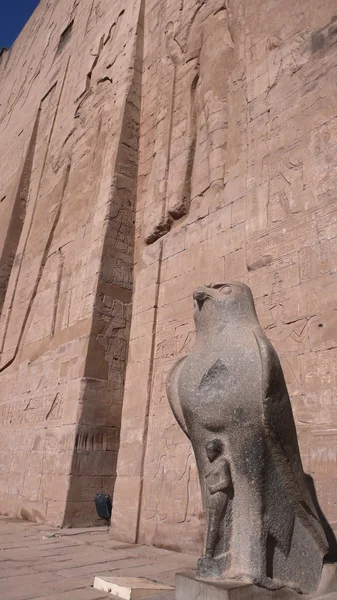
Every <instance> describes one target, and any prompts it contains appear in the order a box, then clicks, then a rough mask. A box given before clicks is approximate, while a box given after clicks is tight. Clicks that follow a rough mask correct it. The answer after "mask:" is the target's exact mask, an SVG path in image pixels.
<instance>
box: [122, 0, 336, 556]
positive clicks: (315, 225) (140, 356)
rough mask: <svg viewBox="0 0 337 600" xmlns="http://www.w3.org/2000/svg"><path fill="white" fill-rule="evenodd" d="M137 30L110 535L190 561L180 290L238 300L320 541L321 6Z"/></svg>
mask: <svg viewBox="0 0 337 600" xmlns="http://www.w3.org/2000/svg"><path fill="white" fill-rule="evenodd" d="M144 23H145V28H144V62H143V87H142V109H141V128H140V158H139V175H138V197H137V221H136V254H135V292H134V299H133V310H132V324H131V337H130V340H131V341H130V349H129V360H128V366H127V374H126V385H125V394H124V403H123V418H122V433H121V446H120V452H119V458H118V476H117V482H116V487H115V498H114V510H113V524H112V535H113V536H114V537H119V538H120V539H122V540H125V541H131V542H133V541H138V542H142V543H146V544H156V545H159V546H166V547H170V548H175V549H180V550H185V551H192V552H196V551H199V552H200V549H201V548H200V547H201V542H202V523H201V502H200V496H199V487H198V478H197V473H196V467H195V463H194V458H193V455H192V452H191V448H190V445H189V444H188V441H187V439H186V438H185V437H184V435H183V434H182V432H181V430H180V429H179V427H178V425H177V424H176V422H175V420H174V418H173V415H172V414H171V411H170V408H169V406H168V403H167V399H166V394H165V379H166V375H167V372H168V370H169V368H170V367H171V365H172V364H173V362H175V361H176V360H177V358H178V357H180V356H183V355H184V353H186V352H188V350H189V348H190V347H191V344H192V343H193V336H194V327H193V320H192V312H193V310H192V299H191V294H192V291H193V289H194V288H195V287H196V286H197V285H198V284H201V283H204V282H205V283H208V282H210V281H214V280H219V281H223V280H231V279H236V280H241V281H244V282H246V283H248V284H249V285H250V286H251V287H252V289H253V292H254V297H255V298H256V304H257V309H258V313H259V317H260V320H261V323H262V325H263V327H264V328H265V330H266V333H267V335H268V336H269V338H270V339H271V340H272V341H273V343H274V345H275V347H276V349H277V351H278V353H279V355H280V357H281V360H282V364H283V368H284V372H285V376H286V380H287V383H288V386H289V391H290V394H291V398H292V403H293V409H294V413H295V418H296V424H297V427H298V432H299V437H300V445H301V451H302V456H303V461H304V466H305V469H306V470H307V471H308V472H309V473H311V474H312V476H313V477H314V480H315V484H316V489H317V494H318V498H319V501H320V503H321V506H322V509H323V510H324V512H325V513H326V516H327V517H328V518H329V520H330V522H331V524H332V525H333V526H335V528H336V527H337V503H336V498H337V494H336V489H337V464H336V463H337V450H336V448H337V446H336V441H337V429H336V417H337V414H336V401H335V398H336V383H337V381H336V375H337V371H336V364H337V360H336V359H337V356H336V346H337V338H336V335H337V327H336V322H337V320H336V300H335V298H336V294H337V278H336V254H337V211H336V206H335V204H336V187H337V186H336V158H337V104H336V91H337V89H336V81H337V77H336V75H337V68H336V67H337V44H336V42H337V8H336V3H335V2H334V1H333V0H322V1H321V2H307V1H306V0H300V1H298V0H286V1H284V2H279V1H276V0H249V2H248V0H247V1H245V0H241V1H235V0H229V1H228V6H227V11H226V10H223V3H222V2H220V1H219V2H217V1H216V0H209V2H206V4H205V5H204V6H203V5H200V4H198V3H197V2H196V0H182V2H178V1H177V0H166V1H165V0H159V1H158V0H156V1H154V0H147V1H146V3H145V18H144ZM223 182H224V183H225V185H223ZM247 401H249V399H247Z"/></svg>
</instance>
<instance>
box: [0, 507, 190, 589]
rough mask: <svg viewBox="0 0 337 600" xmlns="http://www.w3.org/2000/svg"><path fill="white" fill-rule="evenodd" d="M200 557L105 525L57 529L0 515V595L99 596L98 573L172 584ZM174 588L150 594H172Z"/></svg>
mask: <svg viewBox="0 0 337 600" xmlns="http://www.w3.org/2000/svg"><path fill="white" fill-rule="evenodd" d="M195 564H196V557H194V556H190V555H187V554H180V553H177V552H172V551H169V550H162V549H159V548H153V547H147V546H135V545H131V544H123V543H121V542H114V541H112V540H110V539H109V535H108V531H107V528H93V529H53V528H51V527H49V526H47V525H38V524H36V523H30V522H28V521H20V520H17V519H9V518H7V517H0V599H1V600H30V599H35V598H36V599H37V598H39V600H45V599H46V600H47V599H48V600H98V599H100V598H113V596H111V595H110V594H105V593H104V592H100V591H98V590H94V589H93V588H92V584H93V580H94V576H95V575H99V574H100V575H110V576H111V575H116V576H130V577H149V578H152V579H154V580H156V581H160V582H163V583H165V584H169V585H174V577H175V573H176V572H177V571H184V570H186V569H190V568H194V567H195ZM173 599H174V592H166V593H163V594H159V595H156V596H152V600H173Z"/></svg>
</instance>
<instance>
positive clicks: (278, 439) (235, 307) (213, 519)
mask: <svg viewBox="0 0 337 600" xmlns="http://www.w3.org/2000/svg"><path fill="white" fill-rule="evenodd" d="M193 297H194V308H195V311H194V319H195V325H196V342H195V345H194V347H193V349H192V351H191V353H190V354H189V355H188V356H187V357H184V358H182V359H180V360H179V361H178V362H177V363H176V364H175V365H174V367H173V368H172V370H171V372H170V374H169V376H168V379H167V393H168V399H169V402H170V405H171V408H172V410H173V413H174V415H175V417H176V419H177V421H178V423H179V425H180V427H181V428H182V429H183V431H184V433H185V434H186V435H187V436H188V438H189V439H190V440H191V443H192V446H193V450H194V453H195V457H196V461H197V465H198V471H199V477H200V484H201V493H202V497H203V504H204V510H205V513H206V540H205V552H204V555H203V556H202V558H200V559H199V562H198V569H197V575H198V576H199V577H205V578H215V579H236V580H239V581H240V580H241V581H245V580H247V579H248V580H249V581H251V582H252V583H255V584H257V585H261V586H263V587H267V588H270V589H277V588H281V587H291V588H294V589H296V590H297V591H299V592H305V593H309V592H314V591H316V589H317V588H318V585H319V582H320V578H321V572H322V563H323V556H324V555H325V554H326V552H327V549H328V544H327V541H326V538H325V534H324V530H323V527H322V525H321V523H320V521H319V518H318V515H317V513H316V509H315V506H314V504H313V500H312V498H311V496H310V492H309V490H308V488H307V484H306V480H305V474H304V472H303V467H302V463H301V458H300V454H299V448H298V443H297V435H296V429H295V423H294V419H293V414H292V409H291V404H290V399H289V396H288V392H287V388H286V384H285V381H284V377H283V373H282V368H281V365H280V362H279V360H278V357H277V354H276V352H275V350H274V348H273V346H272V345H271V343H270V342H269V340H268V339H267V337H266V336H265V335H264V333H263V330H262V329H261V326H260V324H259V322H258V319H257V316H256V312H255V306H254V301H253V296H252V293H251V291H250V289H249V288H248V286H246V285H244V284H242V283H237V282H231V283H222V284H211V285H210V286H203V287H199V288H197V290H196V291H195V292H194V294H193Z"/></svg>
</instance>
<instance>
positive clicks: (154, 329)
mask: <svg viewBox="0 0 337 600" xmlns="http://www.w3.org/2000/svg"><path fill="white" fill-rule="evenodd" d="M159 243H160V251H159V259H158V271H157V281H156V295H155V305H154V312H153V322H152V342H151V355H150V370H149V377H148V382H147V405H146V413H145V427H144V433H143V446H142V460H141V479H140V492H139V503H138V513H137V525H136V540H135V541H136V544H138V542H139V530H140V523H141V514H142V509H143V490H144V473H145V464H146V451H147V446H148V444H147V439H148V432H149V412H150V404H151V396H152V388H153V376H154V354H155V350H156V333H157V317H158V301H159V291H160V283H161V268H162V256H163V247H164V244H163V242H162V241H160V242H159Z"/></svg>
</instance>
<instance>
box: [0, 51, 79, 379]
mask: <svg viewBox="0 0 337 600" xmlns="http://www.w3.org/2000/svg"><path fill="white" fill-rule="evenodd" d="M69 61H70V59H68V61H67V65H66V68H65V73H64V76H63V80H62V84H61V89H60V93H59V96H58V100H57V104H56V109H55V113H54V116H53V121H52V125H51V128H50V133H49V136H48V142H47V146H46V151H45V155H44V160H43V165H42V170H41V175H40V179H39V183H38V188H37V192H36V197H35V202H34V207H33V211H32V217H31V221H30V224H29V228H28V232H27V236H26V239H25V243H24V246H23V250H22V254H21V261H20V265H19V268H18V273H17V277H16V281H15V284H14V289H13V294H12V298H11V302H10V305H9V309H8V314H7V319H6V325H5V329H4V336H3V340H2V345H1V350H0V355H1V353H2V352H3V349H4V346H5V342H6V335H7V331H8V327H9V323H10V318H11V312H12V308H13V304H14V300H15V296H16V290H17V286H18V283H19V280H20V274H21V269H22V263H23V257H24V255H25V252H26V248H27V244H28V240H29V238H30V233H31V230H32V227H33V223H34V217H35V213H36V208H37V203H38V198H39V193H40V188H41V183H42V179H43V175H44V171H45V167H46V162H47V157H48V153H49V148H50V143H51V139H52V136H53V132H54V127H55V122H56V118H57V114H58V110H59V106H60V102H61V97H62V92H63V88H64V84H65V80H66V77H67V72H68V67H69ZM55 86H56V84H54V85H53V86H52V88H51V89H50V90H49V91H48V92H47V94H45V96H44V97H43V99H42V100H41V102H40V107H39V111H40V112H41V108H42V103H43V101H44V100H45V99H46V98H47V97H48V95H49V93H50V92H51V91H52V90H53V89H54V88H55ZM68 175H69V173H68V170H67V174H66V181H67V178H68ZM65 185H66V184H65ZM64 190H65V188H64V189H63V191H64ZM27 193H28V192H27ZM61 202H62V200H61ZM57 215H58V211H57ZM59 216H60V215H58V217H57V219H59ZM56 224H57V223H56ZM56 224H55V227H56ZM55 227H54V228H53V230H52V232H54V229H55ZM51 241H52V237H51V238H50V236H49V238H48V242H47V246H48V244H49V246H50V243H51ZM44 255H45V252H44ZM44 255H43V256H44ZM41 267H42V270H43V267H44V264H43V261H42V263H41V265H40V269H39V272H40V270H41ZM35 288H36V286H35V287H34V290H35ZM36 289H37V288H36ZM35 292H36V290H35ZM31 306H32V302H30V303H29V307H28V309H27V313H26V315H25V319H24V325H23V328H22V330H21V332H20V336H19V340H18V342H17V345H16V348H15V351H14V354H13V357H12V358H11V359H10V360H9V361H8V362H7V363H6V364H5V365H3V366H2V367H1V368H0V373H2V372H3V371H4V370H5V369H7V368H8V367H9V366H10V365H11V364H12V363H13V362H14V360H15V358H16V356H17V354H18V351H19V347H20V343H21V340H22V337H23V334H24V330H25V326H26V324H27V322H28V317H29V313H30V310H31Z"/></svg>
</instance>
